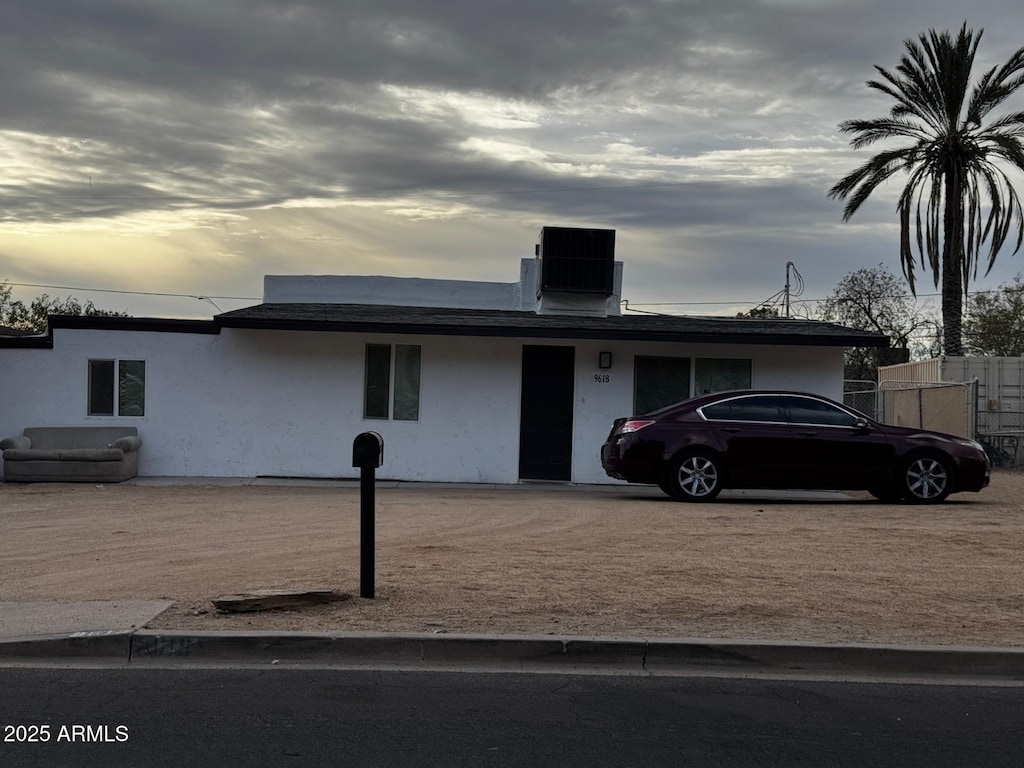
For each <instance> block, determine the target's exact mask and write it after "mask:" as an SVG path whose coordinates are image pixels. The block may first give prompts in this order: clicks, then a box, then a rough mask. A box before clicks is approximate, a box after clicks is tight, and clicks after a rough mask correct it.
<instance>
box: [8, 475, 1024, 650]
mask: <svg viewBox="0 0 1024 768" xmlns="http://www.w3.org/2000/svg"><path fill="white" fill-rule="evenodd" d="M1022 499H1024V473H1019V472H1008V471H1001V472H997V473H996V474H994V476H993V481H992V485H991V487H989V488H988V489H986V490H984V491H982V492H981V493H980V494H961V495H958V496H953V497H951V499H950V500H949V501H947V502H946V503H944V504H942V505H938V506H934V507H917V506H906V505H888V504H881V503H878V502H875V501H873V500H870V499H868V498H866V497H865V498H860V497H859V496H852V497H849V498H845V499H843V500H839V501H836V502H832V503H823V502H821V501H813V502H808V501H802V502H799V501H779V500H777V499H776V500H754V499H746V500H738V501H737V500H728V499H724V500H720V501H718V502H716V503H712V504H704V505H687V504H678V503H674V502H672V501H669V500H668V499H666V498H665V497H663V496H662V495H661V493H660V492H659V491H657V490H654V489H648V488H620V489H612V490H610V489H587V488H570V489H557V490H552V489H550V488H546V489H534V488H530V487H511V488H498V489H494V490H487V489H460V488H451V487H445V486H429V485H428V486H422V485H412V486H400V487H397V488H392V489H385V488H380V489H378V491H377V569H376V586H377V595H376V599H373V600H365V599H361V598H359V597H358V594H359V494H358V490H357V489H355V488H350V487H348V488H328V487H298V488H296V487H266V486H240V487H216V486H174V487H150V486H131V485H113V486H92V485H84V486H83V485H66V484H39V485H0V600H59V601H77V600H93V599H98V600H113V599H129V598H130V599H158V598H166V599H170V600H173V601H174V607H173V608H171V609H170V610H169V611H168V612H166V613H165V614H163V615H162V616H160V617H159V618H158V619H157V620H156V621H155V622H153V623H152V624H151V625H150V626H153V627H162V628H174V629H200V630H218V629H250V630H251V629H258V630H347V631H356V630H383V631H413V632H488V633H493V632H500V633H527V634H557V635H606V636H607V635H614V636H620V637H707V638H740V639H779V640H809V641H824V642H848V641H851V642H883V643H925V644H951V645H993V646H1024V568H1022V565H1024V555H1022V552H1024V514H1022V512H1021V501H1022ZM255 589H334V590H340V591H343V592H348V593H352V594H353V595H356V597H354V598H353V599H351V600H348V601H345V602H342V603H337V604H333V605H328V606H318V607H314V608H306V609H302V610H298V611H276V612H266V613H259V614H247V615H227V614H219V613H217V612H216V611H215V610H214V609H213V607H212V605H211V603H210V600H211V599H212V598H215V597H218V596H221V595H225V594H230V593H236V592H245V591H249V590H255Z"/></svg>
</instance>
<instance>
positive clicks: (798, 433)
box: [796, 432, 818, 437]
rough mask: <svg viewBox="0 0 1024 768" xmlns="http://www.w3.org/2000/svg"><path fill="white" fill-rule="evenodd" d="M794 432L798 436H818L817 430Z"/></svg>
mask: <svg viewBox="0 0 1024 768" xmlns="http://www.w3.org/2000/svg"><path fill="white" fill-rule="evenodd" d="M796 434H797V435H798V436H799V437H817V436H818V433H817V432H797V433H796Z"/></svg>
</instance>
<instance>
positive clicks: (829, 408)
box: [785, 397, 857, 427]
mask: <svg viewBox="0 0 1024 768" xmlns="http://www.w3.org/2000/svg"><path fill="white" fill-rule="evenodd" d="M785 406H786V410H787V411H789V421H790V423H792V424H815V425H819V426H828V427H852V426H855V425H856V423H857V417H856V416H854V415H853V414H852V413H848V412H847V411H844V410H843V409H841V408H836V407H835V406H834V405H832V404H830V403H826V402H823V401H821V400H814V399H813V398H810V397H787V398H785Z"/></svg>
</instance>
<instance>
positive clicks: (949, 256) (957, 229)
mask: <svg viewBox="0 0 1024 768" xmlns="http://www.w3.org/2000/svg"><path fill="white" fill-rule="evenodd" d="M943 180H944V182H945V200H944V201H943V203H944V209H943V221H942V229H943V234H942V335H943V337H944V339H943V340H944V341H945V349H944V354H946V355H949V356H951V357H956V356H959V355H962V354H963V353H964V352H963V311H964V289H963V281H962V279H961V275H962V274H963V260H964V198H963V186H962V184H961V183H960V173H959V169H958V168H957V167H956V164H955V163H949V164H947V166H946V172H945V174H943Z"/></svg>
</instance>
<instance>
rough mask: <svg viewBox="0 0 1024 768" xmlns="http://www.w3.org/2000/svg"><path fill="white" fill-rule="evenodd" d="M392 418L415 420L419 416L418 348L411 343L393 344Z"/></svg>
mask: <svg viewBox="0 0 1024 768" xmlns="http://www.w3.org/2000/svg"><path fill="white" fill-rule="evenodd" d="M392 413H393V415H394V418H395V419H397V420H399V421H417V420H418V419H419V417H420V348H419V346H417V345H413V344H397V345H395V407H394V410H393V412H392Z"/></svg>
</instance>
